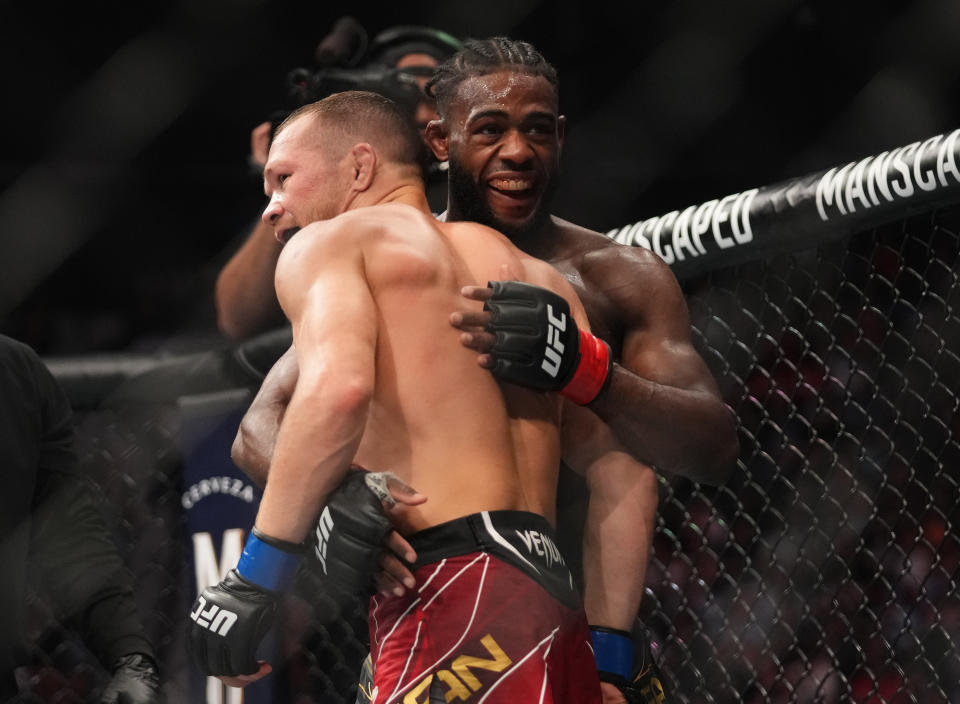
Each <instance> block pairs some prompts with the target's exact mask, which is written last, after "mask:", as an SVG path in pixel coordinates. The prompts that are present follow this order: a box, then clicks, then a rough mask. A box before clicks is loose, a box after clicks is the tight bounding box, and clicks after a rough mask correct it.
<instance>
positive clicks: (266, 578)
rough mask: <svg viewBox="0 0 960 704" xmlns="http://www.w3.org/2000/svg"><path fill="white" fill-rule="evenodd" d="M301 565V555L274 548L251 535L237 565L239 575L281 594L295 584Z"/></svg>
mask: <svg viewBox="0 0 960 704" xmlns="http://www.w3.org/2000/svg"><path fill="white" fill-rule="evenodd" d="M299 564H300V555H299V554H297V553H292V552H287V551H286V550H281V549H280V548H277V547H274V546H273V545H270V544H269V543H265V542H264V541H262V540H261V539H260V538H258V537H257V536H256V534H254V533H251V534H250V537H249V538H247V544H246V545H244V547H243V554H242V555H241V556H240V562H238V563H237V574H239V575H240V576H241V577H243V578H244V579H245V580H247V581H248V582H253V583H254V584H256V585H258V586H261V587H263V588H264V589H269V590H271V591H275V592H280V591H283V590H285V589H286V588H287V587H289V586H290V584H291V583H292V582H293V578H294V576H295V575H296V573H297V566H298V565H299Z"/></svg>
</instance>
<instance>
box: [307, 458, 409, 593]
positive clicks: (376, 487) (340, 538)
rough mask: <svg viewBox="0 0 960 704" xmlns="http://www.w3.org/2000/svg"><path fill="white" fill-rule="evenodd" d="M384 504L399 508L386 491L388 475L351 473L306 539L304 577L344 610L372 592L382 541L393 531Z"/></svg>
mask: <svg viewBox="0 0 960 704" xmlns="http://www.w3.org/2000/svg"><path fill="white" fill-rule="evenodd" d="M382 501H386V502H387V503H395V501H394V499H393V497H391V495H390V492H389V490H388V489H387V488H386V482H385V473H379V474H373V473H370V472H367V471H366V470H363V469H351V470H350V471H349V472H348V473H347V476H346V478H345V479H344V480H343V482H341V483H340V486H338V487H337V488H336V490H334V491H333V493H331V494H330V496H329V497H328V498H327V505H326V506H324V508H323V511H322V512H321V514H320V518H319V519H318V520H317V527H316V529H315V530H314V532H313V534H312V535H311V536H310V537H309V538H308V539H307V543H308V546H309V549H308V553H307V555H308V559H306V560H304V564H303V567H302V569H301V572H303V573H308V574H307V575H300V578H301V579H302V580H303V579H304V578H306V579H305V581H316V582H317V589H319V590H321V591H323V592H324V593H326V594H327V595H328V596H330V597H331V598H333V599H334V601H336V602H337V603H338V604H339V605H340V606H342V605H343V602H344V600H345V598H346V597H351V596H352V597H354V598H356V597H362V596H366V595H368V594H369V593H370V592H371V591H372V590H373V577H374V575H375V574H376V572H377V571H378V570H379V569H380V555H381V553H382V552H383V550H384V545H383V541H384V539H385V538H386V537H387V535H389V534H390V531H392V530H393V524H392V523H390V519H389V518H387V516H386V515H385V514H384V511H383V504H382V503H381V502H382Z"/></svg>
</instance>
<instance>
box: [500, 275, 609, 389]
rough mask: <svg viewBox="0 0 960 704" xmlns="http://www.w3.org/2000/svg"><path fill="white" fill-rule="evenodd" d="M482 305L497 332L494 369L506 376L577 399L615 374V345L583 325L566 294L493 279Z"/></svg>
mask: <svg viewBox="0 0 960 704" xmlns="http://www.w3.org/2000/svg"><path fill="white" fill-rule="evenodd" d="M487 286H488V287H489V288H491V289H492V290H493V296H492V297H491V298H490V299H489V300H487V301H486V302H485V303H484V305H483V309H484V310H485V311H489V312H490V313H491V315H492V320H491V321H490V323H488V324H487V326H486V330H487V332H490V333H493V334H494V335H495V336H496V338H497V339H496V342H495V343H494V345H493V348H492V349H491V350H490V352H489V354H490V356H491V357H492V359H493V362H494V365H493V368H492V369H491V370H490V371H491V372H492V373H493V375H494V376H495V377H496V378H497V379H499V380H501V381H507V382H510V383H511V384H517V385H518V386H525V387H527V388H530V389H537V390H538V391H559V392H560V393H561V394H563V395H564V396H566V397H567V398H569V399H570V400H571V401H573V402H574V403H577V404H579V405H581V406H582V405H585V404H588V403H590V402H591V401H593V400H594V399H595V398H596V397H597V396H598V395H599V394H600V392H601V391H603V389H604V388H605V387H606V385H607V383H608V382H609V380H610V372H611V369H612V367H613V362H612V359H611V356H610V347H609V346H608V345H607V343H606V342H604V341H603V340H601V339H600V338H599V337H596V336H594V335H591V334H590V333H589V332H586V331H585V330H580V329H579V328H578V327H577V324H576V323H575V322H574V320H573V317H572V316H571V315H570V306H569V304H568V303H567V302H566V300H564V298H563V297H562V296H559V295H557V294H556V293H554V292H553V291H548V290H547V289H545V288H540V287H539V286H532V285H530V284H525V283H522V282H520V281H490V282H488V283H487Z"/></svg>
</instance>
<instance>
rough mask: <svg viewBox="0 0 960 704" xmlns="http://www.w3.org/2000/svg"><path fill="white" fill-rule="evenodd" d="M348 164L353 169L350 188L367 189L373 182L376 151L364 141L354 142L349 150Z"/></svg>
mask: <svg viewBox="0 0 960 704" xmlns="http://www.w3.org/2000/svg"><path fill="white" fill-rule="evenodd" d="M350 166H351V168H352V169H353V181H352V182H351V184H350V186H351V189H352V190H355V191H361V192H362V191H365V190H367V189H368V188H370V185H371V184H372V183H373V175H374V172H375V171H376V169H377V152H376V151H374V149H373V147H371V146H370V145H369V144H367V143H366V142H360V143H359V144H354V145H353V148H352V149H351V150H350Z"/></svg>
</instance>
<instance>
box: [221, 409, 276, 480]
mask: <svg viewBox="0 0 960 704" xmlns="http://www.w3.org/2000/svg"><path fill="white" fill-rule="evenodd" d="M259 410H260V411H262V412H265V413H270V417H259V416H253V417H251V416H250V415H249V413H248V415H246V416H244V418H243V421H242V422H241V423H240V429H239V430H238V431H237V436H236V438H234V441H233V447H232V448H231V449H230V458H231V459H232V460H233V463H234V464H235V465H237V467H239V468H240V469H241V471H243V473H244V474H246V475H247V476H248V477H249V478H250V480H251V481H252V482H253V483H254V484H256V485H257V486H258V487H260V488H261V489H263V488H264V487H265V486H266V485H267V477H268V476H269V474H270V458H271V457H273V449H274V447H275V446H276V443H277V434H278V433H279V431H280V421H281V420H282V418H283V411H284V410H286V409H285V407H282V406H275V405H274V406H270V407H268V408H261V409H259Z"/></svg>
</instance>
